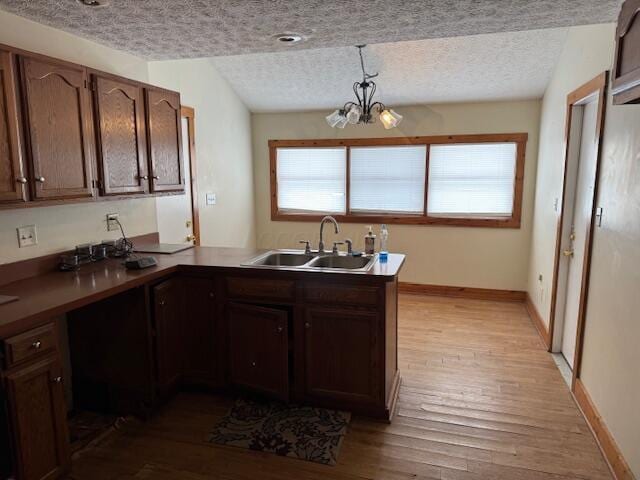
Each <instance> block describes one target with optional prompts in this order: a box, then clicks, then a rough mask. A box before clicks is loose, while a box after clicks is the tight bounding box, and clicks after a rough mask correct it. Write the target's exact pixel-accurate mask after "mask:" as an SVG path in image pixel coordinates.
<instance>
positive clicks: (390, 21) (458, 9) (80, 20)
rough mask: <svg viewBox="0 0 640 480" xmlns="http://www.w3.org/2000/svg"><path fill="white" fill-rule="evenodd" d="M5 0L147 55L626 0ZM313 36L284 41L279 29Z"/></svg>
mask: <svg viewBox="0 0 640 480" xmlns="http://www.w3.org/2000/svg"><path fill="white" fill-rule="evenodd" d="M106 1H107V2H108V5H106V6H104V7H98V8H92V7H86V6H83V5H81V4H79V3H78V2H77V0H0V9H3V10H6V11H9V12H12V13H15V14H18V15H21V16H24V17H27V18H30V19H32V20H35V21H37V22H40V23H43V24H47V25H50V26H53V27H56V28H59V29H62V30H66V31H69V32H71V33H75V34H77V35H80V36H83V37H86V38H90V39H93V40H95V41H97V42H99V43H103V44H106V45H110V46H112V47H115V48H117V49H120V50H124V51H128V52H131V53H134V54H137V55H139V56H142V57H145V58H149V59H169V58H193V57H212V56H221V55H237V54H243V53H256V52H270V51H277V50H283V49H295V50H298V49H301V48H302V49H305V48H327V47H344V46H348V45H355V44H358V43H383V42H398V41H405V40H422V39H427V38H445V37H454V36H464V35H475V34H481V33H495V32H513V31H522V30H532V29H541V28H553V27H565V26H570V25H582V24H590V23H605V22H612V21H614V20H615V18H616V13H617V11H618V7H619V5H620V4H621V2H622V0H536V1H531V0H455V1H454V0H423V1H416V0H350V1H345V0H106ZM285 32H288V33H292V32H296V33H300V34H302V35H305V36H307V37H308V40H307V41H306V42H305V43H302V44H297V45H296V46H286V45H283V44H278V43H276V41H275V40H274V39H273V36H274V35H276V34H279V33H285Z"/></svg>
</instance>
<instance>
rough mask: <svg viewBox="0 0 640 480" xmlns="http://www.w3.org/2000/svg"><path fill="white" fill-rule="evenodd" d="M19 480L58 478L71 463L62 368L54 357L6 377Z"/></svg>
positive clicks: (15, 371) (19, 369) (20, 369)
mask: <svg viewBox="0 0 640 480" xmlns="http://www.w3.org/2000/svg"><path fill="white" fill-rule="evenodd" d="M5 382H6V390H7V400H8V402H7V403H8V410H9V417H10V418H11V421H12V427H13V442H14V447H15V451H16V452H17V453H16V465H15V469H16V474H17V478H19V479H20V480H42V479H53V478H59V477H60V476H62V474H63V473H64V472H65V470H67V469H68V467H69V464H70V454H69V438H68V431H67V421H66V407H65V400H64V388H63V383H62V368H61V366H60V362H59V360H58V359H57V357H56V356H50V357H48V358H45V359H43V360H40V361H38V362H36V363H33V364H30V365H28V366H24V367H20V368H16V369H14V370H12V371H10V372H9V373H7V374H6V376H5Z"/></svg>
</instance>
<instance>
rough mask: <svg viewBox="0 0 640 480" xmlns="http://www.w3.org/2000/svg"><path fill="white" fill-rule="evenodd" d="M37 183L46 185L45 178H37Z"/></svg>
mask: <svg viewBox="0 0 640 480" xmlns="http://www.w3.org/2000/svg"><path fill="white" fill-rule="evenodd" d="M36 182H39V183H44V177H36Z"/></svg>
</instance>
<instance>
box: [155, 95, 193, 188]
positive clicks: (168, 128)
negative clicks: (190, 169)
mask: <svg viewBox="0 0 640 480" xmlns="http://www.w3.org/2000/svg"><path fill="white" fill-rule="evenodd" d="M146 100H147V139H148V145H149V146H148V149H149V160H150V166H151V168H150V170H151V172H150V177H151V191H153V192H167V191H184V165H183V158H182V157H183V155H182V120H181V116H180V94H178V93H176V92H170V91H168V90H161V89H153V88H147V89H146Z"/></svg>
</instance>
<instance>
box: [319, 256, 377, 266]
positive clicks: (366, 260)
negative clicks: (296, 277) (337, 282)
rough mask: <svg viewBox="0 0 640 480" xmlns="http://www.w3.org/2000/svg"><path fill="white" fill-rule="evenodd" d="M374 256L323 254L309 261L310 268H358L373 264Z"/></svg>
mask: <svg viewBox="0 0 640 480" xmlns="http://www.w3.org/2000/svg"><path fill="white" fill-rule="evenodd" d="M373 260H375V257H352V256H349V255H347V256H342V255H324V256H321V257H316V258H315V259H314V260H312V261H311V262H309V265H308V266H309V267H311V268H340V269H347V270H358V269H364V268H367V267H370V266H371V265H373Z"/></svg>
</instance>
